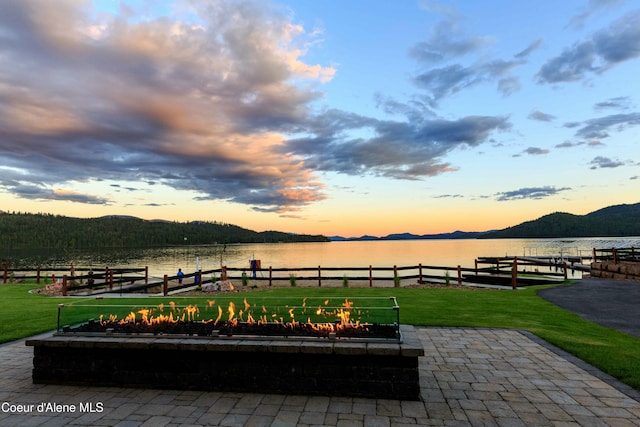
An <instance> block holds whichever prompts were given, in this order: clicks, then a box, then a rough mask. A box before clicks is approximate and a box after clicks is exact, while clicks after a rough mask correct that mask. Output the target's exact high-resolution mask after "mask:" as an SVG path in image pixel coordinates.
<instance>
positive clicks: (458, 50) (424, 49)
mask: <svg viewBox="0 0 640 427" xmlns="http://www.w3.org/2000/svg"><path fill="white" fill-rule="evenodd" d="M438 11H440V12H443V10H442V9H439V10H438ZM444 13H445V14H446V15H447V16H446V18H445V19H444V20H443V21H441V22H439V23H437V24H436V25H434V26H432V27H431V30H430V34H429V37H428V39H427V40H426V41H424V42H420V43H417V44H416V45H414V46H413V47H412V48H411V49H410V50H409V55H410V56H412V57H413V58H415V59H417V60H418V61H420V62H423V63H437V62H442V61H447V60H450V59H453V58H459V57H462V56H465V55H469V54H471V53H474V52H476V51H478V50H480V49H483V48H484V47H486V46H489V45H491V44H493V43H494V40H493V39H492V38H490V37H465V36H463V35H462V31H461V28H460V16H459V14H458V13H457V12H456V11H455V10H452V9H449V10H445V11H444Z"/></svg>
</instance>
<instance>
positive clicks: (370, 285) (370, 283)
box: [369, 265, 373, 288]
mask: <svg viewBox="0 0 640 427" xmlns="http://www.w3.org/2000/svg"><path fill="white" fill-rule="evenodd" d="M369 287H370V288H371V287H373V271H372V270H371V265H369Z"/></svg>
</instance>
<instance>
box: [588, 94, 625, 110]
mask: <svg viewBox="0 0 640 427" xmlns="http://www.w3.org/2000/svg"><path fill="white" fill-rule="evenodd" d="M593 108H594V110H608V109H611V110H622V111H624V110H629V109H631V98H629V97H628V96H618V97H615V98H610V99H607V100H606V101H602V102H598V103H596V104H595V105H594V106H593Z"/></svg>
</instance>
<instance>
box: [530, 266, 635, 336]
mask: <svg viewBox="0 0 640 427" xmlns="http://www.w3.org/2000/svg"><path fill="white" fill-rule="evenodd" d="M538 295H539V296H540V297H541V298H544V299H545V300H547V301H549V302H552V303H553V304H555V305H557V306H559V307H562V308H564V309H565V310H569V311H572V312H574V313H576V314H577V315H579V316H580V317H582V318H584V319H587V320H590V321H592V322H595V323H598V324H600V325H603V326H606V327H608V328H612V329H617V330H619V331H622V332H625V333H627V334H630V335H634V336H636V337H639V338H640V282H630V281H621V280H608V279H595V278H590V279H581V280H578V281H577V282H576V283H575V284H572V285H568V286H558V287H555V288H549V289H543V290H540V291H538Z"/></svg>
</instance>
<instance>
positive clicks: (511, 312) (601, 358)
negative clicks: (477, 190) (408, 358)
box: [0, 285, 640, 390]
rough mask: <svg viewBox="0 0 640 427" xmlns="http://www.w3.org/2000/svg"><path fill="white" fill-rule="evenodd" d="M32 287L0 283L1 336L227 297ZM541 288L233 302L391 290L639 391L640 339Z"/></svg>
mask: <svg viewBox="0 0 640 427" xmlns="http://www.w3.org/2000/svg"><path fill="white" fill-rule="evenodd" d="M35 287H36V286H35V285H0V298H1V300H2V310H0V342H6V341H11V340H15V339H19V338H24V337H28V336H31V335H34V334H37V333H40V332H46V331H50V330H53V329H55V328H56V325H57V313H58V309H57V306H58V304H61V303H64V304H65V305H66V307H65V308H63V323H64V324H66V323H73V322H79V321H82V320H86V317H95V316H96V315H97V313H98V310H97V309H95V308H91V307H88V306H89V305H90V304H112V305H118V306H121V308H120V309H119V310H121V312H125V311H130V310H129V307H130V306H134V305H135V306H137V307H142V306H145V307H149V308H151V307H156V306H157V305H158V304H161V303H162V304H165V305H167V304H169V303H170V301H173V302H175V304H177V305H187V304H197V305H198V307H200V308H203V307H206V306H208V305H209V303H208V300H212V299H218V301H217V303H218V304H224V305H226V304H227V302H226V300H225V298H227V299H228V298H229V297H228V296H225V297H222V296H214V295H212V296H211V297H186V298H180V297H167V298H156V297H149V298H145V299H140V298H110V299H104V300H95V299H87V300H82V301H80V300H78V299H69V298H67V299H64V298H51V297H46V296H42V295H33V294H29V293H28V290H29V289H33V288H35ZM537 289H541V287H532V288H528V289H524V290H518V291H510V290H509V291H490V290H472V289H468V290H467V289H463V290H460V289H416V288H385V289H380V288H331V289H329V288H315V287H314V288H301V287H296V288H279V289H270V290H264V291H260V292H248V293H245V294H235V295H234V296H233V300H234V302H235V304H236V306H237V307H239V308H242V307H243V299H244V298H245V297H246V299H247V301H248V302H249V303H250V304H251V305H254V304H255V305H256V306H258V307H259V306H261V305H276V303H275V301H277V303H278V304H280V305H290V306H293V305H301V304H302V302H303V299H304V298H305V297H306V298H308V301H309V304H308V305H310V306H312V305H317V304H318V303H317V301H319V300H323V299H331V301H343V300H344V298H345V297H351V298H372V297H375V298H379V301H385V302H384V303H381V304H383V305H387V302H386V301H387V300H386V297H389V296H391V295H393V296H395V297H397V300H398V304H399V305H400V320H401V323H406V324H413V325H418V326H453V327H456V326H460V327H491V328H516V329H523V330H527V331H530V332H532V333H534V334H536V335H537V336H539V337H541V338H543V339H545V340H546V341H548V342H550V343H552V344H554V345H556V346H558V347H560V348H562V349H564V350H566V351H568V352H570V353H572V354H574V355H576V356H577V357H579V358H580V359H582V360H584V361H586V362H588V363H590V364H592V365H594V366H596V367H598V368H600V369H601V370H603V371H605V372H607V373H609V374H611V375H613V376H614V377H616V378H619V379H620V380H622V381H623V382H625V383H626V384H628V385H630V386H632V387H634V388H636V389H638V390H640V339H638V338H635V337H632V336H629V335H626V334H623V333H620V332H617V331H615V330H612V329H608V328H605V327H602V326H599V325H597V324H595V323H592V322H588V321H585V320H582V319H581V318H580V317H578V316H577V315H574V314H572V313H570V312H568V311H566V310H564V309H561V308H559V307H557V306H555V305H553V304H551V303H548V302H547V301H545V300H543V299H542V298H539V297H538V296H537V295H536V290H537ZM223 300H225V301H224V302H223ZM70 303H72V304H71V306H70ZM331 304H334V303H333V302H332V303H331ZM83 306H84V307H83ZM65 310H66V311H65ZM110 310H111V311H115V310H116V307H110ZM225 315H226V314H225ZM213 317H215V316H213ZM298 320H301V319H299V318H298Z"/></svg>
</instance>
